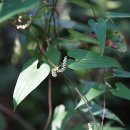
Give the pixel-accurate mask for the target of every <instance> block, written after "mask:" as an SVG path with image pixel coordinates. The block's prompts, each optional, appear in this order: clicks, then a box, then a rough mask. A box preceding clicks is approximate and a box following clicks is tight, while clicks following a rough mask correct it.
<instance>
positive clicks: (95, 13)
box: [90, 2, 97, 21]
mask: <svg viewBox="0 0 130 130" xmlns="http://www.w3.org/2000/svg"><path fill="white" fill-rule="evenodd" d="M90 4H91V8H92V11H93V15H94V18H95V20H96V21H97V16H96V13H95V10H94V8H93V4H92V2H90Z"/></svg>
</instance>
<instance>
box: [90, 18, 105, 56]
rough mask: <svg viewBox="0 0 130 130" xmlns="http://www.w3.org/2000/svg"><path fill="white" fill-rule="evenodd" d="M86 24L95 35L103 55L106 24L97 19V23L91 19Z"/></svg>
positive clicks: (102, 20)
mask: <svg viewBox="0 0 130 130" xmlns="http://www.w3.org/2000/svg"><path fill="white" fill-rule="evenodd" d="M88 24H89V25H90V27H91V28H92V30H93V31H94V32H95V33H96V36H97V38H98V40H99V44H100V47H101V49H102V54H103V52H104V49H105V42H106V22H105V20H104V19H102V18H100V19H98V21H97V22H95V21H94V20H93V19H90V20H89V21H88Z"/></svg>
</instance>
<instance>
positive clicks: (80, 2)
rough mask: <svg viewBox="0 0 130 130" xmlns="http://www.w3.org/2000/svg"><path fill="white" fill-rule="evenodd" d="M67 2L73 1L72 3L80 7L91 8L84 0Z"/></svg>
mask: <svg viewBox="0 0 130 130" xmlns="http://www.w3.org/2000/svg"><path fill="white" fill-rule="evenodd" d="M68 2H70V3H73V4H76V5H78V6H80V7H83V8H85V9H86V8H91V6H90V5H89V4H88V3H86V2H85V0H68Z"/></svg>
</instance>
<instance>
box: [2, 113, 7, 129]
mask: <svg viewBox="0 0 130 130" xmlns="http://www.w3.org/2000/svg"><path fill="white" fill-rule="evenodd" d="M6 126H7V121H6V119H5V117H4V116H3V115H2V114H0V130H5V129H6Z"/></svg>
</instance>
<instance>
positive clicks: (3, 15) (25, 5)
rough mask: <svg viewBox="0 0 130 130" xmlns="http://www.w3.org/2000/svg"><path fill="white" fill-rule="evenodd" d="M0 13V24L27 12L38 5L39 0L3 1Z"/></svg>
mask: <svg viewBox="0 0 130 130" xmlns="http://www.w3.org/2000/svg"><path fill="white" fill-rule="evenodd" d="M3 3H4V4H3V7H2V10H1V12H0V23H2V22H4V21H5V20H8V19H9V18H11V17H12V16H14V15H16V14H19V13H22V12H26V11H29V10H31V9H34V8H35V7H37V6H39V5H40V0H5V1H4V2H3Z"/></svg>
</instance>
